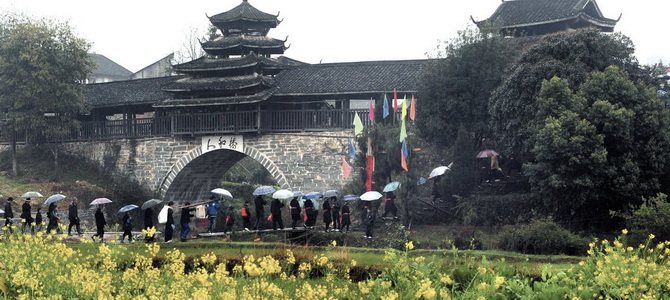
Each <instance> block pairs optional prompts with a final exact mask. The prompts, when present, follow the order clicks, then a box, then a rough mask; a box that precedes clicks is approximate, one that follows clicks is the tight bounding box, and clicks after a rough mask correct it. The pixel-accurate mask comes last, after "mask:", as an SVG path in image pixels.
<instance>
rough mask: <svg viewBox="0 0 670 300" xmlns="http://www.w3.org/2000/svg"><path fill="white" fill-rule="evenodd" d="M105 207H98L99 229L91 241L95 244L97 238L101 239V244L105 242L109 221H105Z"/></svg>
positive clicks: (97, 227)
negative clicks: (106, 227) (106, 226)
mask: <svg viewBox="0 0 670 300" xmlns="http://www.w3.org/2000/svg"><path fill="white" fill-rule="evenodd" d="M103 209H104V208H103V206H102V205H98V209H97V210H96V211H95V227H96V229H97V231H96V233H95V235H93V236H92V237H91V239H92V240H93V241H94V242H95V238H96V237H98V238H100V242H101V243H104V242H105V225H107V220H105V214H104V213H103Z"/></svg>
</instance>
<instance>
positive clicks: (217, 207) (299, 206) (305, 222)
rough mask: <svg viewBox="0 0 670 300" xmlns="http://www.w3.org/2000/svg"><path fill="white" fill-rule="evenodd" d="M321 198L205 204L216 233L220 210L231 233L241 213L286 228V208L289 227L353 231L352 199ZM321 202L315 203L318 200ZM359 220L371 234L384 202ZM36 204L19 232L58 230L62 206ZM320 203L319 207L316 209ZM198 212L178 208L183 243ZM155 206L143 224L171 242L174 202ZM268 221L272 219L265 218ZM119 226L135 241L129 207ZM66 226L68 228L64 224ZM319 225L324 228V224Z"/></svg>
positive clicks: (366, 208) (27, 208) (27, 206)
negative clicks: (160, 227)
mask: <svg viewBox="0 0 670 300" xmlns="http://www.w3.org/2000/svg"><path fill="white" fill-rule="evenodd" d="M322 199H323V200H322V202H321V203H318V202H315V201H318V200H317V199H300V197H294V198H292V199H291V200H290V201H289V203H288V207H286V204H285V203H284V201H282V200H280V199H272V200H271V201H270V203H269V213H268V214H267V215H266V213H265V211H266V206H268V201H267V200H266V198H265V196H263V195H260V196H256V198H255V199H254V200H253V201H252V203H250V202H248V201H245V202H244V204H243V205H242V206H241V207H240V209H239V215H238V213H237V212H238V210H237V209H236V208H235V207H234V206H224V205H223V204H222V203H221V202H222V200H221V199H218V198H216V197H214V196H212V197H211V198H210V199H209V201H207V203H206V204H204V210H205V217H206V218H207V220H208V226H207V232H208V233H214V232H215V231H216V229H217V219H219V218H218V216H219V215H222V216H223V218H221V219H223V220H224V221H223V226H222V228H223V232H224V233H225V232H232V231H233V230H234V227H235V224H236V220H237V216H240V217H241V219H242V224H241V228H242V230H244V231H251V230H263V229H268V228H264V225H265V224H267V223H268V222H269V223H270V224H271V228H272V230H283V229H284V228H285V227H284V219H283V216H282V213H283V211H284V210H287V211H288V215H290V220H291V224H290V225H291V226H290V228H292V229H296V228H298V227H302V228H305V229H314V228H316V223H317V220H318V219H319V216H320V217H321V218H320V219H321V222H322V225H323V230H324V231H325V232H341V233H347V232H349V231H350V226H351V221H352V219H351V211H352V210H351V207H350V203H352V202H350V201H344V200H343V199H339V198H338V197H337V196H332V197H325V198H322ZM13 203H14V198H13V197H9V198H7V199H6V203H5V206H4V211H5V214H4V216H5V226H6V228H7V230H10V231H11V230H13V229H12V226H9V225H13V223H14V210H13V208H12V204H13ZM383 203H384V214H383V215H382V218H384V219H386V218H387V216H388V215H390V216H389V218H393V219H398V215H397V213H398V209H397V207H396V205H395V195H394V194H393V192H387V193H386V197H385V198H384V200H383ZM78 204H79V200H78V199H77V198H76V197H74V198H72V200H71V203H70V204H69V205H68V220H69V226H68V227H67V228H68V229H67V233H68V235H72V229H73V228H74V229H75V230H76V232H75V233H76V234H79V235H81V234H83V231H82V229H81V221H80V219H79V210H78ZM315 204H317V205H315ZM360 204H361V207H360V208H361V212H362V214H361V218H360V220H361V223H362V224H363V225H364V227H365V237H366V238H372V235H373V227H374V223H375V219H376V217H377V208H378V207H379V206H380V205H374V204H375V203H373V202H367V201H361V202H360ZM250 206H253V209H254V214H255V220H254V223H253V226H252V219H251V218H252V213H251V208H250ZM32 208H33V205H32V204H31V199H30V198H25V199H24V202H23V203H22V205H21V214H20V218H21V223H22V225H21V232H22V233H34V232H35V231H40V230H42V226H43V225H46V231H47V232H54V231H55V232H58V233H61V227H60V226H59V222H60V219H59V217H58V214H57V212H58V207H57V205H56V203H55V202H53V203H51V204H49V206H48V210H47V213H46V217H47V219H48V222H43V221H42V213H41V208H40V207H38V208H37V211H36V213H35V215H34V217H33V213H32ZM317 208H318V209H317ZM195 211H196V207H195V205H192V204H191V203H190V202H186V203H185V204H184V205H183V206H182V207H181V208H180V218H179V225H180V230H181V232H180V235H179V238H180V240H181V241H182V242H184V241H187V239H188V237H189V233H190V232H191V222H192V219H193V218H194V217H195V216H194V212H195ZM154 214H155V212H154V210H153V209H152V208H147V209H145V210H144V212H143V215H144V224H143V225H144V226H143V229H150V228H153V229H156V228H157V225H158V224H160V225H164V231H163V235H164V239H165V242H168V243H169V242H172V239H173V235H174V230H175V229H176V226H175V224H176V223H175V221H174V216H173V214H174V202H172V201H170V202H168V203H167V204H166V205H165V206H164V207H163V208H162V209H161V211H160V213H159V214H158V224H156V223H155V222H154V220H155V218H154ZM94 220H95V226H96V232H95V234H94V235H92V236H91V239H92V240H93V241H100V242H103V241H104V236H105V226H107V224H108V222H107V219H106V218H105V207H104V205H98V206H97V208H96V211H95V214H94ZM266 220H267V221H268V222H266ZM120 224H121V229H122V230H123V233H122V235H121V238H120V242H121V243H123V242H124V241H125V240H127V241H128V242H129V243H133V242H134V241H133V235H132V229H133V218H132V216H131V214H130V212H129V211H126V212H124V213H122V216H121V219H120ZM63 228H64V227H63ZM320 228H321V227H320ZM145 241H146V242H150V243H151V242H155V234H147V236H146V237H145Z"/></svg>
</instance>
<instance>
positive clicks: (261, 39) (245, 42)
mask: <svg viewBox="0 0 670 300" xmlns="http://www.w3.org/2000/svg"><path fill="white" fill-rule="evenodd" d="M284 43H285V41H282V40H278V39H275V38H271V37H267V36H257V35H233V36H227V37H219V38H217V39H215V40H212V41H207V42H204V43H202V44H201V45H202V48H203V49H204V50H205V51H207V50H219V49H230V48H238V47H246V48H252V49H268V48H281V49H282V53H283V50H284V49H285V48H284Z"/></svg>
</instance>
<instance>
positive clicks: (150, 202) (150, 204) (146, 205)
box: [142, 199, 163, 210]
mask: <svg viewBox="0 0 670 300" xmlns="http://www.w3.org/2000/svg"><path fill="white" fill-rule="evenodd" d="M161 203H163V200H158V199H151V200H147V201H145V202H144V203H142V210H146V209H147V208H152V207H154V206H156V205H158V204H161Z"/></svg>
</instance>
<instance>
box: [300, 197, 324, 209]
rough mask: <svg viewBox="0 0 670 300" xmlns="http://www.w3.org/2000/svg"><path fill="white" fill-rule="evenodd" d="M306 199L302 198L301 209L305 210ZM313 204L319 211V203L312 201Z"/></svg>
mask: <svg viewBox="0 0 670 300" xmlns="http://www.w3.org/2000/svg"><path fill="white" fill-rule="evenodd" d="M305 200H307V199H305V198H300V200H299V201H300V207H302V208H304V207H305ZM312 204H314V210H319V201H316V200H312Z"/></svg>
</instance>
